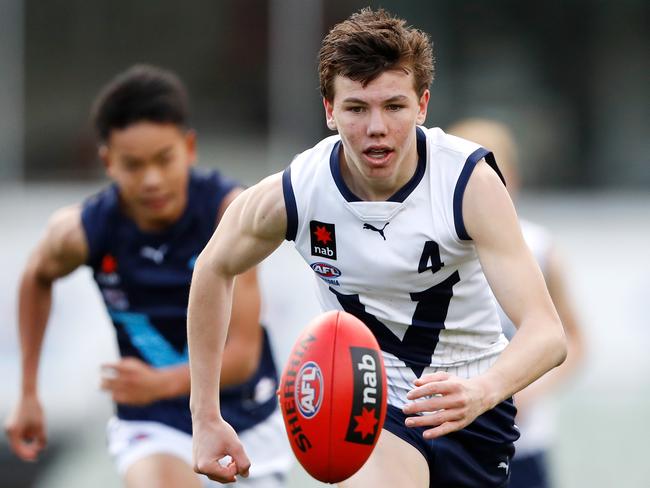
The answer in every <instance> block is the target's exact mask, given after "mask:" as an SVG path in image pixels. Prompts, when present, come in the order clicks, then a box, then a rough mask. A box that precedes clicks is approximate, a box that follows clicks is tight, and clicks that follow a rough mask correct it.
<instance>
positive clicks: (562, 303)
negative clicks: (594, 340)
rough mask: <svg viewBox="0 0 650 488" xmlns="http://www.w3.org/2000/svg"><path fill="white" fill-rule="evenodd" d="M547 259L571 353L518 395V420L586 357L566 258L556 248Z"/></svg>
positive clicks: (548, 278)
mask: <svg viewBox="0 0 650 488" xmlns="http://www.w3.org/2000/svg"><path fill="white" fill-rule="evenodd" d="M546 259H547V264H546V273H545V277H546V286H547V287H548V292H549V294H550V295H551V299H552V300H553V304H554V305H555V308H556V310H557V313H558V315H559V316H560V319H561V320H562V325H563V326H564V333H565V334H566V339H567V351H568V353H567V358H566V361H564V363H563V364H562V365H561V366H560V367H558V368H555V369H553V370H551V371H549V372H548V373H547V374H545V375H544V376H542V377H541V378H539V379H538V380H537V381H535V382H533V383H532V384H530V385H529V386H527V387H526V388H524V389H523V390H521V391H519V392H518V393H517V394H516V395H515V400H516V403H517V416H518V417H519V416H523V415H526V411H527V408H528V405H530V404H532V403H535V402H536V401H537V399H538V398H542V397H544V396H545V395H546V394H547V393H549V392H550V391H553V390H554V389H556V388H558V387H559V386H560V385H561V384H563V383H564V382H566V381H567V379H568V378H569V377H570V376H571V375H573V374H575V372H576V370H577V369H578V368H579V366H580V363H581V362H582V361H583V360H584V356H585V338H584V333H583V329H582V326H581V325H580V321H579V319H578V314H577V313H576V309H575V305H574V302H573V300H572V299H571V296H570V293H569V290H568V286H567V280H566V272H565V267H564V265H563V259H562V256H560V253H559V251H558V250H557V248H556V247H555V246H553V247H552V248H551V250H550V252H549V254H548V256H547V257H546Z"/></svg>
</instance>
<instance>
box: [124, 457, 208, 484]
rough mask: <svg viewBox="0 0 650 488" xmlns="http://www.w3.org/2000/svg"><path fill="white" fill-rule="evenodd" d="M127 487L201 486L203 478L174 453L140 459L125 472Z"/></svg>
mask: <svg viewBox="0 0 650 488" xmlns="http://www.w3.org/2000/svg"><path fill="white" fill-rule="evenodd" d="M124 484H125V486H126V487H127V488H176V487H181V486H182V487H183V488H201V486H202V485H201V479H200V478H199V476H198V475H197V474H196V473H195V472H194V470H193V469H192V467H191V466H190V465H189V464H187V462H186V461H184V460H182V459H180V458H179V457H177V456H174V455H173V454H164V453H158V454H151V455H149V456H145V457H143V458H140V459H138V460H137V461H135V462H134V463H133V464H131V465H130V466H129V467H128V469H127V470H126V473H124Z"/></svg>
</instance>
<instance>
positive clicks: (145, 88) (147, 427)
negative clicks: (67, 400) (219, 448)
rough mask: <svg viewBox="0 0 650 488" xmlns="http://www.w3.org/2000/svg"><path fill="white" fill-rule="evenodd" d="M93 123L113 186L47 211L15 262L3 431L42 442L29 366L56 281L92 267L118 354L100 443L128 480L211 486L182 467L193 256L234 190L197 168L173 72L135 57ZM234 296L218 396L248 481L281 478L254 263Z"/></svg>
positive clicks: (172, 486)
mask: <svg viewBox="0 0 650 488" xmlns="http://www.w3.org/2000/svg"><path fill="white" fill-rule="evenodd" d="M94 122H95V127H96V129H97V135H98V137H99V140H100V146H99V154H100V157H101V159H102V160H103V162H104V164H105V166H106V171H107V173H108V175H109V177H110V179H111V181H112V184H110V185H107V186H106V187H105V188H104V189H103V190H102V191H100V192H98V193H97V194H95V195H93V196H91V197H89V198H88V199H86V200H85V201H84V202H83V203H82V204H79V205H73V206H71V207H68V208H64V209H61V210H59V211H57V212H56V213H55V214H54V215H53V216H52V218H51V220H50V223H49V226H48V229H47V231H46V232H45V236H44V237H43V239H42V240H41V241H40V242H39V244H38V246H37V247H36V249H35V250H34V252H33V253H32V255H31V257H30V258H29V261H28V262H27V265H26V268H25V270H24V272H23V276H22V281H21V285H20V292H19V302H20V307H19V308H20V310H19V332H20V342H21V351H22V386H21V396H20V399H19V401H18V402H17V405H16V407H15V408H14V410H13V412H12V414H11V415H10V417H9V419H8V420H7V423H6V432H7V435H8V437H9V442H10V445H11V448H12V449H13V451H14V452H15V453H16V454H17V455H18V456H19V457H20V458H21V459H23V460H27V461H35V460H36V459H37V458H38V456H39V453H40V451H41V450H42V449H44V448H45V444H46V440H47V432H46V427H45V416H44V414H43V409H42V407H41V402H40V400H39V395H38V388H37V372H38V366H39V360H40V349H41V344H42V341H43V336H44V333H45V329H46V326H47V321H48V316H49V314H50V304H51V301H52V285H53V284H54V282H56V281H57V280H58V279H59V278H62V277H63V276H65V275H67V274H69V273H71V272H72V271H73V270H75V269H76V268H78V267H80V266H82V265H88V266H89V267H90V268H91V269H92V270H93V274H94V278H95V281H96V282H97V285H98V287H99V290H100V292H101V294H102V297H103V299H104V302H105V305H106V309H107V311H108V313H109V315H110V317H111V320H112V322H113V324H114V326H115V332H116V339H117V343H118V346H119V352H120V356H121V357H120V359H119V360H118V361H115V362H113V363H111V364H108V365H105V367H104V368H103V369H104V373H105V374H104V375H103V378H102V382H101V386H102V388H103V389H104V390H106V391H107V392H108V393H109V394H110V395H111V397H112V399H113V401H114V402H115V416H114V417H113V418H112V419H111V420H110V421H109V424H108V429H107V435H108V439H107V440H108V450H109V453H110V454H111V456H112V457H113V460H114V462H115V465H116V468H117V471H118V473H119V474H120V476H121V478H122V480H123V483H124V485H125V486H127V487H130V488H138V487H143V488H144V487H146V488H149V487H158V488H166V487H168V488H176V487H187V488H198V487H200V486H201V485H211V486H214V485H216V483H214V482H212V481H210V480H208V479H207V478H205V477H204V476H198V475H197V474H196V473H195V472H194V471H193V469H192V467H193V465H192V440H191V435H192V424H191V417H190V411H189V391H190V381H189V380H190V375H189V367H188V364H187V361H188V357H187V330H186V326H187V319H186V317H187V300H188V294H189V286H190V280H191V277H192V269H193V267H194V263H195V260H196V256H197V255H198V254H199V252H200V251H201V250H202V249H203V247H204V246H205V245H206V243H207V242H208V239H209V238H210V236H211V235H212V233H213V232H214V229H215V228H216V226H217V224H218V223H219V222H220V220H221V217H222V215H223V213H224V211H225V210H226V208H227V207H228V205H230V203H231V202H232V201H233V200H234V199H235V197H236V196H237V195H239V194H240V193H241V192H242V188H241V186H240V185H239V184H237V183H236V182H235V181H233V180H230V179H228V178H226V177H224V176H222V175H221V174H220V173H219V172H218V171H216V170H212V171H200V170H196V169H194V168H193V164H194V161H195V159H196V135H195V133H194V131H192V130H191V129H190V128H189V126H188V107H187V95H186V91H185V88H184V86H183V85H182V83H181V81H180V80H179V79H178V77H177V76H176V75H175V74H173V73H171V72H169V71H166V70H162V69H160V68H156V67H153V66H146V65H139V66H134V67H132V68H130V69H128V70H126V71H125V72H123V73H120V74H119V75H118V76H116V77H115V78H114V79H113V80H112V81H111V82H110V83H108V84H107V85H106V86H105V87H104V89H103V90H102V91H101V92H100V94H99V95H98V97H97V101H96V103H95V110H94ZM228 305H230V302H229V303H228ZM232 306H233V313H232V319H231V322H230V332H229V334H228V345H227V346H226V348H225V352H224V370H223V376H222V384H221V390H220V392H218V393H217V394H220V396H221V402H222V404H223V405H225V410H224V415H225V416H226V417H227V418H229V419H230V421H231V422H232V423H233V425H234V426H235V428H236V429H237V431H238V432H239V435H240V436H241V438H242V441H243V442H244V444H245V445H246V446H247V449H250V450H252V451H254V453H253V454H252V456H253V457H255V458H256V459H257V460H258V462H259V464H260V469H259V470H258V471H257V473H255V472H253V473H252V476H251V477H250V478H249V480H247V485H248V486H250V488H279V487H282V486H284V477H285V474H286V473H287V471H288V470H289V469H290V466H291V464H292V458H291V454H290V452H289V446H288V443H287V441H286V436H285V433H284V429H283V427H282V417H281V414H280V412H279V408H278V405H277V399H276V398H275V395H274V391H275V388H276V387H277V375H276V369H275V365H274V362H273V357H272V353H271V349H270V347H269V340H268V335H267V334H266V332H265V331H264V328H263V327H262V326H261V325H260V323H259V313H260V294H259V289H258V285H257V277H256V272H255V269H251V271H249V272H247V273H245V274H243V275H242V276H240V277H238V279H237V284H236V286H235V300H234V302H233V305H232ZM80 347H81V346H80ZM98 376H99V375H98ZM255 452H256V453H257V454H255Z"/></svg>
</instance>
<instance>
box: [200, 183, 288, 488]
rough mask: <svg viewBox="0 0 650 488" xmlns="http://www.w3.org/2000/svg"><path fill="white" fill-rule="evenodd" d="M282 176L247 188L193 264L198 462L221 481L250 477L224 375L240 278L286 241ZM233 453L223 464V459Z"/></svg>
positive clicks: (203, 469) (203, 471)
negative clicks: (226, 407)
mask: <svg viewBox="0 0 650 488" xmlns="http://www.w3.org/2000/svg"><path fill="white" fill-rule="evenodd" d="M286 227H287V217H286V209H285V206H284V196H283V193H282V174H281V173H278V174H275V175H272V176H269V177H268V178H265V179H264V180H262V181H261V182H260V183H258V184H257V185H255V186H253V187H251V188H249V189H247V190H246V191H244V192H243V193H242V194H241V195H240V196H239V197H237V198H236V199H235V201H234V202H233V203H232V204H231V205H230V206H229V207H228V209H227V210H226V212H225V214H224V216H223V219H222V220H221V223H220V224H219V226H218V227H217V230H216V231H215V233H214V235H213V236H212V238H211V239H210V242H208V245H207V246H206V247H205V249H204V250H203V252H202V253H201V254H200V256H199V258H198V259H197V261H196V264H195V267H194V274H193V276H192V286H191V287H190V298H189V308H188V344H189V352H190V375H191V384H192V389H191V394H190V408H191V410H192V424H193V445H194V446H193V447H194V449H193V450H194V464H195V470H196V471H197V472H200V473H203V474H206V475H207V476H208V477H209V478H211V479H214V480H216V481H220V482H222V483H223V482H232V481H235V475H236V474H240V475H243V476H246V475H247V474H248V468H249V467H250V461H249V460H248V458H247V457H246V454H245V453H244V450H243V448H242V446H241V443H240V442H239V440H238V439H237V436H236V434H235V432H234V430H233V429H232V427H230V425H228V424H227V423H226V422H225V421H224V420H223V418H222V417H221V413H220V409H219V376H220V371H221V364H222V359H223V349H224V343H225V340H226V335H227V333H228V323H229V320H230V314H231V303H232V289H233V281H234V278H235V276H237V275H238V274H241V273H243V272H245V271H246V270H247V269H249V268H251V267H252V266H255V265H256V264H258V263H259V262H260V261H262V260H263V259H264V258H265V257H267V256H268V255H269V254H271V253H272V252H273V251H274V250H275V249H276V248H277V247H278V246H279V245H280V244H281V243H282V241H283V240H284V237H285V234H286ZM225 455H230V456H231V457H232V458H233V462H232V463H231V464H230V465H229V466H227V467H222V466H221V465H220V464H219V463H218V460H219V459H221V458H223V457H224V456H225Z"/></svg>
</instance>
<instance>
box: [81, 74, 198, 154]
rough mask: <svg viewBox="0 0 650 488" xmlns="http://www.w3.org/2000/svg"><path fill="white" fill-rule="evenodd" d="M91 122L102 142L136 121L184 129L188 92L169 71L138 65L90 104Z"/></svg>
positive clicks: (106, 88) (121, 76) (112, 82)
mask: <svg viewBox="0 0 650 488" xmlns="http://www.w3.org/2000/svg"><path fill="white" fill-rule="evenodd" d="M92 119H93V124H94V126H95V130H96V131H97V136H98V137H99V138H100V140H101V141H103V142H105V141H106V140H108V138H109V135H110V133H111V131H112V130H113V129H124V128H126V127H128V126H129V125H131V124H134V123H137V122H143V121H147V122H155V123H160V124H167V123H170V124H175V125H178V126H180V127H185V126H186V124H187V120H188V96H187V91H186V89H185V86H184V85H183V83H182V82H181V80H180V79H179V78H178V76H176V75H175V74H174V73H172V72H171V71H167V70H164V69H161V68H157V67H155V66H150V65H144V64H138V65H135V66H132V67H131V68H129V69H127V70H126V71H124V72H123V73H120V74H118V75H117V76H116V77H115V78H113V79H112V80H111V81H110V82H109V83H108V84H107V85H106V86H104V88H103V89H102V90H101V92H100V93H99V95H98V96H97V98H96V99H95V102H94V104H93V109H92Z"/></svg>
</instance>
